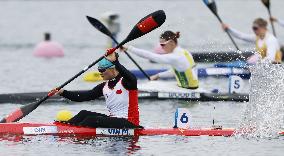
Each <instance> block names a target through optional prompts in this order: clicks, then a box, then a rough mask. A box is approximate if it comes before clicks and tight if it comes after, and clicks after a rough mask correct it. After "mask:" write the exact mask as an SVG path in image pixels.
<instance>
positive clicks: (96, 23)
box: [87, 16, 151, 80]
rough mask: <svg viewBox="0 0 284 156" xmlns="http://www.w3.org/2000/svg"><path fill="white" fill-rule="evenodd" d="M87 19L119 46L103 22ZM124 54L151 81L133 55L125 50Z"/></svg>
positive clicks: (91, 18)
mask: <svg viewBox="0 0 284 156" xmlns="http://www.w3.org/2000/svg"><path fill="white" fill-rule="evenodd" d="M87 19H88V21H89V22H90V23H91V24H92V25H93V26H94V27H95V28H96V29H98V30H99V31H100V32H102V33H103V34H105V35H107V36H108V37H110V38H111V39H112V40H113V41H114V42H115V43H116V44H117V45H118V42H117V40H116V39H115V38H114V37H113V35H112V34H111V32H110V31H109V30H108V28H107V27H106V26H105V25H104V24H103V23H102V22H100V21H99V20H97V19H95V18H93V17H89V16H87ZM124 52H125V54H126V55H127V56H128V57H129V59H130V60H131V61H132V62H133V63H134V64H135V65H136V66H137V67H138V68H139V70H140V71H141V72H142V73H143V74H144V75H145V77H146V78H147V79H148V80H151V79H150V77H149V75H148V74H147V73H146V72H145V71H144V70H143V69H142V68H141V67H140V66H139V64H138V63H137V62H136V61H135V60H134V59H133V58H132V57H131V55H130V54H129V53H128V52H127V51H126V50H124Z"/></svg>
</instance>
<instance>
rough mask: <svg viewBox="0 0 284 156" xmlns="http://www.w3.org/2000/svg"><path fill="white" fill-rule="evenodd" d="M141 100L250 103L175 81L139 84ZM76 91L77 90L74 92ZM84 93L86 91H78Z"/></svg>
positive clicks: (4, 98) (12, 98)
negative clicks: (184, 86) (192, 87)
mask: <svg viewBox="0 0 284 156" xmlns="http://www.w3.org/2000/svg"><path fill="white" fill-rule="evenodd" d="M138 90H139V92H138V98H139V99H157V100H160V99H161V100H164V99H175V100H186V101H239V102H243V101H248V100H249V95H248V94H246V93H244V94H239V93H235V94H229V93H212V91H209V90H208V89H204V88H202V87H200V88H198V89H184V88H180V87H178V86H177V83H176V82H175V81H147V82H144V83H138ZM74 91H75V90H74ZM76 91H84V90H76ZM47 94H48V93H47V92H31V93H9V94H0V103H28V102H34V101H37V100H38V99H41V98H42V97H44V96H46V95H47ZM47 101H48V102H60V101H61V102H64V101H66V99H64V98H63V97H61V96H58V95H55V96H52V97H50V98H49V99H48V100H47Z"/></svg>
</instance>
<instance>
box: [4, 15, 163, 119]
mask: <svg viewBox="0 0 284 156" xmlns="http://www.w3.org/2000/svg"><path fill="white" fill-rule="evenodd" d="M165 20H166V15H165V12H164V11H162V10H159V11H156V12H153V13H151V14H149V15H148V16H146V17H144V18H143V19H141V20H140V21H139V22H138V23H137V24H136V25H135V26H134V27H133V29H132V30H131V32H130V33H129V35H128V36H127V37H126V38H125V39H124V40H123V41H122V42H121V43H119V44H118V45H117V46H116V47H115V48H112V49H109V50H107V53H106V55H109V54H111V53H113V52H114V51H115V50H116V49H118V48H119V47H121V46H122V45H124V44H125V43H127V42H129V41H132V40H134V39H136V38H139V37H141V36H143V35H145V34H147V33H149V32H151V31H152V30H154V29H156V28H158V27H160V26H161V25H162V24H163V23H164V22H165ZM104 57H105V56H101V57H100V58H99V59H97V60H96V61H94V62H93V63H91V64H90V65H89V66H87V67H85V68H84V69H83V70H82V71H80V72H79V73H78V74H76V75H75V76H73V77H72V78H70V79H69V80H68V81H66V82H65V83H63V84H62V85H60V86H59V87H57V88H56V89H55V90H52V91H51V92H49V93H48V94H47V95H46V96H45V97H44V98H42V99H41V100H39V101H37V102H34V103H31V104H27V105H25V106H23V107H20V108H18V109H17V110H16V111H14V112H12V113H11V114H9V115H8V116H6V117H5V118H3V119H2V120H1V121H0V123H7V122H16V121H19V120H20V119H22V118H23V117H25V116H26V115H28V114H29V113H31V112H32V111H33V110H35V109H36V108H37V107H38V106H39V105H40V104H41V103H43V102H44V101H45V100H47V99H48V98H49V97H51V96H53V95H54V94H55V93H56V91H57V90H60V89H62V88H63V87H64V86H66V85H67V84H69V83H70V82H71V81H73V80H74V79H76V78H77V77H78V76H80V75H81V74H83V73H84V72H85V71H87V70H88V69H90V68H91V67H92V66H94V65H95V64H97V63H98V62H99V61H100V60H102V59H103V58H104Z"/></svg>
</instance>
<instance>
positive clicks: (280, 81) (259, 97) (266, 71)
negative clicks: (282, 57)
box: [236, 61, 284, 138]
mask: <svg viewBox="0 0 284 156" xmlns="http://www.w3.org/2000/svg"><path fill="white" fill-rule="evenodd" d="M250 71H251V74H252V75H251V78H250V95H249V99H250V100H249V103H248V105H247V107H246V110H245V113H244V116H243V120H242V122H241V124H240V127H239V128H238V130H237V133H236V136H237V137H238V136H242V137H246V138H277V137H278V136H279V135H278V132H280V131H282V130H284V128H283V125H284V124H283V123H284V120H283V118H284V66H283V65H279V64H271V63H269V62H268V61H262V62H258V63H257V64H256V65H254V66H252V67H251V68H250Z"/></svg>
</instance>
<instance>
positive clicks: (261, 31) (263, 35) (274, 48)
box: [222, 18, 282, 63]
mask: <svg viewBox="0 0 284 156" xmlns="http://www.w3.org/2000/svg"><path fill="white" fill-rule="evenodd" d="M222 28H223V29H224V30H228V32H229V33H230V34H232V35H233V36H234V37H236V38H239V39H241V40H244V41H247V42H255V45H256V51H257V52H258V54H259V55H258V56H260V57H261V59H268V60H270V61H271V62H272V63H281V58H282V53H281V51H280V45H279V42H278V40H277V39H276V37H275V36H273V35H272V34H271V33H269V31H268V30H267V21H266V20H264V19H263V18H257V19H255V20H254V22H253V25H252V29H253V32H254V34H245V33H242V32H239V31H238V30H236V29H233V28H231V27H229V26H228V25H226V24H224V23H222Z"/></svg>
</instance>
